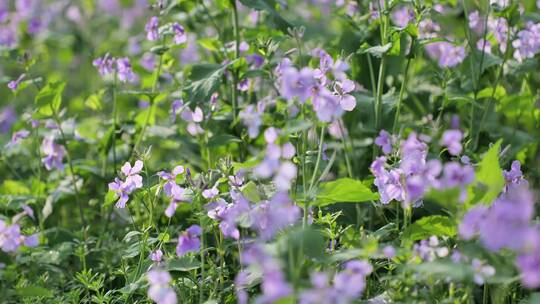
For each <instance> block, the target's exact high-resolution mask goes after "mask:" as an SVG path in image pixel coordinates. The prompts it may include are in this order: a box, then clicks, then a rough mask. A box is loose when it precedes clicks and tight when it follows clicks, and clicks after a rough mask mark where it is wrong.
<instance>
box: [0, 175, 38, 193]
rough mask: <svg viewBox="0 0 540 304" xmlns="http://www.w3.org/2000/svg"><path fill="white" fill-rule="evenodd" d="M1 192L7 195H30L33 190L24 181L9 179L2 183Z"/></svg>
mask: <svg viewBox="0 0 540 304" xmlns="http://www.w3.org/2000/svg"><path fill="white" fill-rule="evenodd" d="M0 193H1V194H6V195H28V194H30V193H31V192H30V189H28V187H27V186H26V185H25V184H24V183H22V182H19V181H14V180H9V179H8V180H5V181H4V182H3V183H2V186H1V187H0Z"/></svg>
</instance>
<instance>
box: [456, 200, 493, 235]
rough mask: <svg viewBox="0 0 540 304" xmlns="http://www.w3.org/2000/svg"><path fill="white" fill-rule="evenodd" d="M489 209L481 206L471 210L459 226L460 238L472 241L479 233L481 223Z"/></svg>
mask: <svg viewBox="0 0 540 304" xmlns="http://www.w3.org/2000/svg"><path fill="white" fill-rule="evenodd" d="M487 211H488V208H487V207H486V206H483V205H480V206H476V207H474V208H472V209H470V210H469V211H468V212H467V213H466V214H465V216H464V217H463V220H462V221H461V223H460V224H459V227H458V232H459V236H460V237H461V238H462V239H464V240H470V239H472V238H473V237H474V235H475V234H477V233H478V230H479V229H480V223H481V222H482V220H483V219H484V217H485V215H486V213H487Z"/></svg>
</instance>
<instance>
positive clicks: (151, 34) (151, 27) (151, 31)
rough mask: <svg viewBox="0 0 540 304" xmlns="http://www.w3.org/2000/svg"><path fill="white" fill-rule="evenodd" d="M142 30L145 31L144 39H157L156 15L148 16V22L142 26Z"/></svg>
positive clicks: (157, 24)
mask: <svg viewBox="0 0 540 304" xmlns="http://www.w3.org/2000/svg"><path fill="white" fill-rule="evenodd" d="M144 30H145V31H146V39H148V40H150V41H155V40H158V39H159V19H158V17H156V16H154V17H152V18H150V20H149V21H148V23H146V25H145V26H144Z"/></svg>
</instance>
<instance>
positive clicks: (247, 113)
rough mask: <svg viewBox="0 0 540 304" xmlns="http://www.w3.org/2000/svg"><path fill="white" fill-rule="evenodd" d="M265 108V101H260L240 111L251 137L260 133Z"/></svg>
mask: <svg viewBox="0 0 540 304" xmlns="http://www.w3.org/2000/svg"><path fill="white" fill-rule="evenodd" d="M264 108H265V106H264V102H262V101H260V102H259V103H257V106H254V105H248V106H247V107H246V108H245V109H243V110H242V111H240V113H239V117H240V119H241V120H242V122H243V123H244V125H246V126H247V128H248V135H249V137H250V138H256V137H257V136H258V135H259V128H260V127H261V125H262V115H263V113H264Z"/></svg>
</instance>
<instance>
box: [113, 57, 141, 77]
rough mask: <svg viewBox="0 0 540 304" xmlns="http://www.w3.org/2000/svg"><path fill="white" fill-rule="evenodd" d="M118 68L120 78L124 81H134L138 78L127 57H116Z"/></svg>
mask: <svg viewBox="0 0 540 304" xmlns="http://www.w3.org/2000/svg"><path fill="white" fill-rule="evenodd" d="M116 69H117V72H118V79H119V80H120V81H122V82H134V81H135V80H136V79H137V76H136V75H135V73H133V70H132V68H131V63H129V59H128V58H127V57H123V58H118V59H116Z"/></svg>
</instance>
